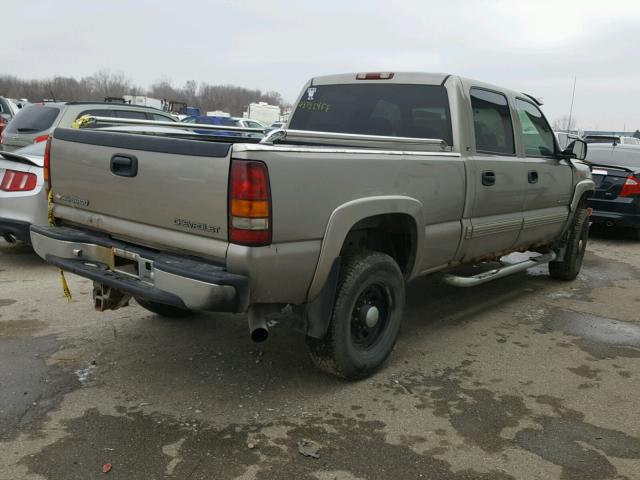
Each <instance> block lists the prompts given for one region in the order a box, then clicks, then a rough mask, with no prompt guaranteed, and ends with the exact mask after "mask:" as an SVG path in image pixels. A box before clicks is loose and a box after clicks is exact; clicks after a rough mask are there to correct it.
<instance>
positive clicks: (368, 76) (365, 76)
mask: <svg viewBox="0 0 640 480" xmlns="http://www.w3.org/2000/svg"><path fill="white" fill-rule="evenodd" d="M392 78H393V73H391V72H378V73H358V74H357V75H356V80H391V79H392Z"/></svg>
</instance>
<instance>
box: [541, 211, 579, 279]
mask: <svg viewBox="0 0 640 480" xmlns="http://www.w3.org/2000/svg"><path fill="white" fill-rule="evenodd" d="M588 238H589V215H588V214H587V210H586V209H585V208H581V209H580V210H578V211H577V212H576V215H575V217H574V219H573V224H572V225H571V227H570V228H569V232H568V234H567V241H566V243H565V248H566V250H565V254H564V259H563V260H561V261H556V262H550V263H549V275H551V277H552V278H556V279H558V280H567V281H568V280H575V278H576V277H577V276H578V273H580V268H582V261H583V260H584V254H585V251H586V250H587V239H588Z"/></svg>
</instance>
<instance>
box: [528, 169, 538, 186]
mask: <svg viewBox="0 0 640 480" xmlns="http://www.w3.org/2000/svg"><path fill="white" fill-rule="evenodd" d="M527 179H528V180H529V183H538V172H536V171H535V170H531V171H530V172H529V173H528V175H527Z"/></svg>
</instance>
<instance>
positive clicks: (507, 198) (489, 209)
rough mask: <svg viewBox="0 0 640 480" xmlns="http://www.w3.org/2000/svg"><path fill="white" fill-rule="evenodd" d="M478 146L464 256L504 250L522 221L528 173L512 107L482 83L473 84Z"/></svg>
mask: <svg viewBox="0 0 640 480" xmlns="http://www.w3.org/2000/svg"><path fill="white" fill-rule="evenodd" d="M469 100H470V103H471V110H472V117H473V131H474V137H475V149H474V151H472V155H471V157H470V159H469V162H468V168H469V171H468V175H467V181H468V182H472V185H470V186H469V190H470V191H471V192H473V193H472V196H473V198H471V199H470V200H471V201H472V206H471V211H470V216H471V225H470V227H467V229H466V232H465V240H464V246H463V249H464V256H463V258H464V260H466V261H468V260H471V259H474V258H478V257H482V256H485V255H491V254H495V253H501V252H505V251H507V250H509V249H511V248H512V247H513V246H514V245H515V243H516V240H517V239H518V236H519V234H520V230H521V227H522V201H523V189H524V188H525V179H524V177H523V170H522V165H521V159H520V158H518V157H517V156H516V147H515V141H514V130H513V119H512V110H511V108H510V106H509V102H508V99H507V96H506V95H505V94H503V93H500V92H497V91H492V90H488V89H485V88H480V87H471V88H470V90H469Z"/></svg>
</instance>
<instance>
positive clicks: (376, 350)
mask: <svg viewBox="0 0 640 480" xmlns="http://www.w3.org/2000/svg"><path fill="white" fill-rule="evenodd" d="M404 301H405V291H404V278H403V276H402V272H401V271H400V268H399V267H398V264H397V263H396V262H395V261H394V260H393V258H391V257H390V256H389V255H386V254H384V253H380V252H369V251H365V252H361V253H358V254H355V255H353V256H350V257H346V259H345V261H344V263H343V265H342V268H341V269H340V278H339V283H338V290H337V292H336V300H335V303H334V306H333V312H332V314H331V322H330V324H329V328H328V331H327V334H326V335H325V337H324V338H322V339H317V338H312V337H307V346H308V348H309V354H310V355H311V359H312V360H313V363H314V364H315V365H316V366H317V367H318V368H320V369H321V370H323V371H325V372H327V373H331V374H333V375H337V376H339V377H342V378H346V379H350V380H354V379H359V378H364V377H367V376H369V375H371V374H372V373H373V372H375V371H376V370H377V369H378V368H379V367H380V366H381V365H382V363H383V362H384V361H385V360H386V358H387V357H388V356H389V354H390V353H391V351H392V350H393V346H394V345H395V342H396V340H397V338H398V332H399V330H400V323H401V321H402V313H403V309H404Z"/></svg>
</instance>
